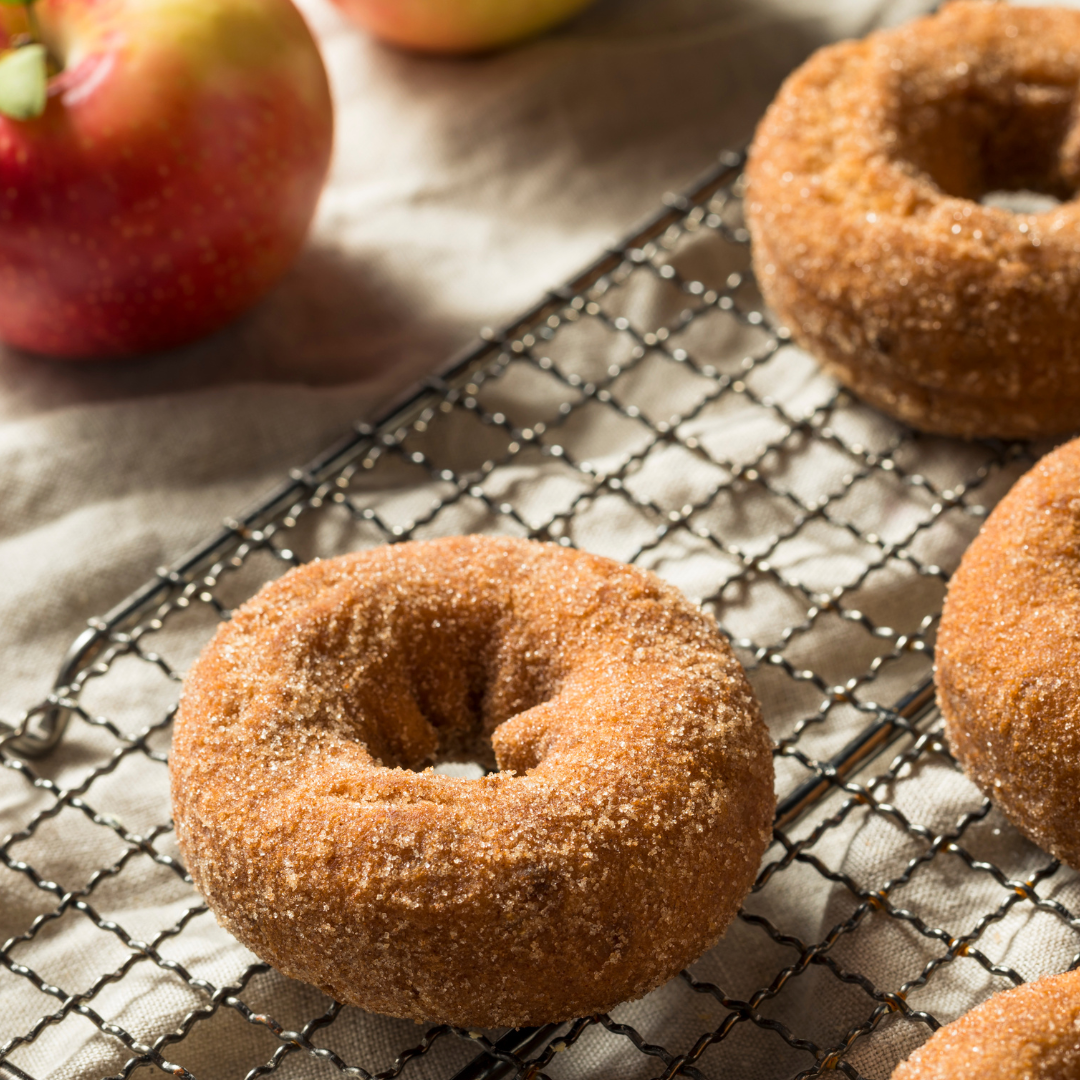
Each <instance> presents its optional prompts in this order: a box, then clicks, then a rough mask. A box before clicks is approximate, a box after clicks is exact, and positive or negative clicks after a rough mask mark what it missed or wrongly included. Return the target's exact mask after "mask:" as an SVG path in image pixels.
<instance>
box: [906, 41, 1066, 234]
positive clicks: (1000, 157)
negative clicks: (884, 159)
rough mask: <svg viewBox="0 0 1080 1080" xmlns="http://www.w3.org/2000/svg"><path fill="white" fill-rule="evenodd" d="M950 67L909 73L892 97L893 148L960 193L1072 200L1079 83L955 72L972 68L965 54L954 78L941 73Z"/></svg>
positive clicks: (948, 191)
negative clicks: (1005, 194)
mask: <svg viewBox="0 0 1080 1080" xmlns="http://www.w3.org/2000/svg"><path fill="white" fill-rule="evenodd" d="M948 70H949V69H948V68H947V67H945V66H943V67H942V68H940V69H938V70H937V72H936V73H934V74H933V75H931V73H929V72H926V73H922V74H921V75H920V73H917V72H905V73H904V78H903V79H902V80H901V81H900V82H899V86H898V90H897V93H896V95H895V98H894V101H895V102H896V111H895V115H894V117H893V124H892V126H893V130H894V132H895V139H894V147H895V150H894V152H895V154H896V155H897V156H898V157H899V158H900V159H901V160H904V161H906V162H908V163H909V164H910V165H911V166H914V168H915V169H917V170H919V171H920V172H922V173H924V174H926V175H927V176H928V177H929V178H930V179H931V180H932V181H933V183H934V184H935V185H936V186H937V187H938V188H940V189H941V190H942V191H943V192H944V193H945V194H947V195H953V196H956V197H958V198H962V199H971V200H973V201H976V202H979V201H983V200H984V199H985V198H986V197H987V196H988V195H989V194H990V193H994V195H995V198H996V199H998V200H1000V199H1001V198H1002V195H1003V193H1016V194H1017V195H1018V196H1020V198H1021V199H1023V198H1024V197H1025V196H1023V195H1021V194H1020V193H1027V194H1026V198H1027V199H1028V201H1029V202H1030V200H1031V199H1032V197H1041V198H1042V199H1043V200H1045V199H1046V198H1049V199H1052V200H1054V202H1052V203H1050V204H1049V205H1050V206H1053V205H1055V204H1056V202H1058V201H1065V200H1069V199H1072V198H1073V197H1074V196H1075V195H1076V193H1077V191H1078V189H1080V113H1078V100H1077V86H1076V83H1075V82H1070V83H1060V82H1055V81H1052V80H1050V79H1044V80H1039V79H1037V78H1032V79H1021V78H1016V77H1010V76H1009V75H1008V73H1004V72H1001V71H999V70H995V69H993V68H991V69H990V70H988V71H984V72H981V73H980V76H979V78H977V79H976V78H971V79H968V78H965V77H956V73H957V72H960V73H963V75H967V65H966V64H965V63H963V62H962V61H961V62H959V63H958V64H957V65H955V66H953V67H952V69H951V72H952V76H951V77H949V76H946V75H943V74H942V72H943V71H948ZM1039 205H1040V206H1042V207H1045V206H1046V205H1047V204H1046V203H1045V202H1041V203H1039ZM1008 209H1012V207H1011V206H1009V207H1008ZM1021 212H1038V211H1027V210H1021Z"/></svg>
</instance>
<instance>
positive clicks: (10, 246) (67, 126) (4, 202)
mask: <svg viewBox="0 0 1080 1080" xmlns="http://www.w3.org/2000/svg"><path fill="white" fill-rule="evenodd" d="M9 2H10V0H9ZM0 20H2V21H0V47H3V48H5V49H10V48H12V47H14V46H18V45H19V44H20V41H21V40H25V38H26V35H25V34H23V35H22V36H21V38H20V36H19V32H20V31H25V30H27V29H28V28H29V29H30V31H31V32H32V33H33V34H34V35H39V36H40V38H41V39H42V42H43V44H44V45H45V46H46V48H47V50H48V53H49V55H50V57H51V63H52V66H51V68H50V70H51V71H52V72H53V73H52V74H51V75H50V76H49V78H48V83H47V88H46V96H45V104H44V111H43V112H41V114H40V115H38V116H36V117H31V118H29V119H12V118H11V116H0V339H2V340H3V341H6V342H8V343H10V344H13V345H16V346H19V347H21V348H24V349H28V350H30V351H33V352H38V353H45V354H48V355H53V356H60V357H69V358H87V359H89V358H95V357H115V356H123V355H130V354H133V353H140V352H145V351H149V350H154V349H163V348H168V347H170V346H174V345H178V344H181V343H183V342H185V341H189V340H192V339H194V338H196V337H199V336H201V335H203V334H206V333H208V332H210V331H211V330H214V329H216V328H217V327H219V326H222V325H223V324H224V323H226V322H228V321H229V320H231V319H233V318H234V317H235V316H236V315H238V314H239V313H240V312H241V311H243V310H244V309H245V308H247V307H249V306H250V305H251V304H252V303H254V302H255V300H257V299H258V298H259V297H260V296H261V295H262V294H263V293H264V292H265V291H266V290H267V289H268V288H269V287H270V286H271V285H272V284H273V283H274V282H275V281H276V280H277V279H278V278H279V277H280V276H281V274H282V273H283V272H284V271H285V269H286V268H287V267H288V265H289V264H290V262H291V261H292V260H293V258H294V256H295V255H296V253H297V251H298V250H299V248H300V246H301V244H302V242H303V239H304V236H305V234H306V232H307V228H308V225H309V223H310V221H311V217H312V214H313V213H314V210H315V204H316V202H317V201H318V197H319V192H320V190H321V188H322V185H323V181H324V179H325V177H326V171H327V168H328V164H329V159H330V148H331V140H332V129H333V119H332V108H331V103H330V91H329V87H328V85H327V79H326V72H325V70H324V68H323V64H322V60H321V58H320V56H319V52H318V49H317V47H316V45H315V42H314V40H313V39H312V37H311V34H310V32H309V31H308V28H307V26H306V24H305V23H304V20H303V18H302V17H301V15H300V13H299V12H298V11H297V10H296V8H295V7H293V5H292V3H291V2H290V0H37V3H35V4H34V7H33V9H32V20H33V21H32V23H30V24H29V26H28V24H27V22H26V13H25V12H24V11H23V10H22V9H19V8H12V7H0ZM20 20H21V21H20ZM15 51H16V52H17V51H18V50H17V49H16V50H15ZM6 55H8V56H10V55H12V54H11V52H8V53H7V54H6Z"/></svg>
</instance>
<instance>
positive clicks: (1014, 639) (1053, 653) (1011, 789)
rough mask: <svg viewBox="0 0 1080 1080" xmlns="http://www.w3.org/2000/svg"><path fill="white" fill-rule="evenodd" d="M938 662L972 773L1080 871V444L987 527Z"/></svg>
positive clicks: (952, 589)
mask: <svg viewBox="0 0 1080 1080" xmlns="http://www.w3.org/2000/svg"><path fill="white" fill-rule="evenodd" d="M935 661H936V672H935V677H936V681H937V694H938V703H939V705H940V706H941V711H942V713H943V715H944V717H945V732H946V735H947V736H948V740H949V746H950V747H951V749H952V751H953V753H954V754H955V755H956V757H957V758H958V760H959V761H960V764H961V765H962V766H963V768H964V771H965V772H966V773H967V774H968V776H970V777H971V779H972V780H974V781H975V783H976V784H978V786H979V787H980V788H981V789H982V791H983V792H985V793H986V795H987V796H988V797H989V798H991V799H993V801H994V802H995V803H997V804H998V805H999V806H1000V807H1001V809H1002V810H1003V811H1004V813H1005V815H1006V816H1007V817H1008V818H1009V820H1010V821H1012V822H1013V824H1014V825H1016V827H1017V828H1018V829H1020V831H1021V832H1022V833H1024V834H1025V835H1026V836H1027V837H1029V838H1030V839H1032V840H1034V841H1035V843H1037V844H1039V845H1040V846H1041V847H1043V848H1045V849H1046V850H1047V851H1049V852H1051V853H1052V854H1053V855H1056V856H1057V857H1058V858H1060V859H1062V860H1064V861H1065V862H1067V863H1068V864H1069V865H1070V866H1073V867H1075V868H1078V869H1080V440H1073V441H1072V442H1069V443H1066V444H1065V445H1064V446H1061V447H1059V448H1058V449H1057V450H1055V451H1054V452H1053V453H1051V454H1049V455H1047V456H1046V457H1045V458H1043V459H1042V460H1041V461H1040V462H1039V463H1038V464H1037V465H1036V466H1035V467H1034V468H1033V469H1031V470H1030V471H1029V472H1028V473H1026V474H1025V475H1024V476H1023V477H1022V478H1021V479H1020V480H1019V481H1018V482H1017V483H1016V485H1015V486H1014V487H1013V488H1012V490H1011V491H1010V492H1009V493H1008V494H1007V495H1006V496H1005V498H1004V499H1002V501H1001V502H1000V503H999V504H998V505H997V506H996V507H995V508H994V511H993V512H992V513H991V514H990V516H989V518H987V520H986V522H985V523H984V525H983V528H982V530H981V531H980V533H979V535H978V536H977V537H976V538H975V541H974V543H972V545H971V546H970V547H969V548H968V550H967V551H966V552H965V554H964V557H963V559H962V561H961V563H960V566H959V568H958V569H957V571H956V573H955V574H954V575H953V578H952V581H951V582H950V584H949V591H948V595H947V597H946V600H945V607H944V611H943V613H942V616H941V628H940V631H939V633H938V641H937V650H936V655H935Z"/></svg>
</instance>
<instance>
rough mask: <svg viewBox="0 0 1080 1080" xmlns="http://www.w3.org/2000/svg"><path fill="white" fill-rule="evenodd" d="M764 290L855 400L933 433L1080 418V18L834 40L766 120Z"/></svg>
mask: <svg viewBox="0 0 1080 1080" xmlns="http://www.w3.org/2000/svg"><path fill="white" fill-rule="evenodd" d="M747 172H748V179H749V187H748V199H747V204H746V209H747V217H748V224H749V229H750V233H751V236H752V239H753V251H754V268H755V271H756V274H757V278H758V281H759V283H760V287H761V290H762V293H763V294H764V297H765V299H766V301H767V302H768V304H769V305H770V306H771V307H772V308H773V309H774V311H775V312H776V314H777V315H778V316H779V318H780V320H781V321H783V322H784V323H786V324H787V325H788V326H789V327H790V328H791V330H792V332H793V334H794V337H795V339H796V341H797V342H798V343H799V344H800V345H802V346H803V347H805V348H806V349H807V350H808V351H810V352H812V353H813V354H815V355H816V356H817V358H818V359H819V361H820V362H821V363H822V365H823V366H824V368H825V369H826V370H827V371H828V372H830V373H831V374H833V375H835V376H836V378H838V379H839V380H840V381H841V382H842V383H844V384H845V385H846V386H848V387H849V388H850V389H852V390H853V391H854V392H855V393H856V394H858V395H859V396H860V397H862V398H864V399H865V400H866V401H868V402H870V403H871V404H873V405H875V406H877V407H878V408H880V409H882V410H883V411H885V412H887V413H889V414H891V415H892V416H895V417H898V418H899V419H901V420H904V421H906V422H908V423H910V424H913V425H914V426H916V427H918V428H921V429H923V430H926V431H934V432H942V433H946V434H956V435H963V436H966V437H976V436H984V435H997V436H1001V437H1008V438H1012V437H1028V436H1035V435H1046V434H1052V433H1057V432H1065V431H1070V430H1074V429H1076V428H1077V426H1080V202H1076V201H1066V202H1063V203H1062V204H1060V205H1058V206H1055V207H1053V208H1051V209H1049V210H1047V211H1046V212H1044V213H1039V214H1035V213H1022V214H1014V213H1010V212H1009V211H1008V210H1005V209H1002V208H1000V207H992V206H983V205H981V204H980V203H979V202H978V200H979V199H980V198H981V197H982V196H984V195H986V194H988V193H990V192H994V191H1002V190H1014V191H1016V190H1029V191H1035V192H1041V193H1044V194H1048V195H1052V196H1055V197H1056V198H1059V199H1063V200H1071V199H1073V197H1074V196H1075V194H1076V193H1077V190H1078V189H1080V12H1078V11H1068V10H1062V9H1052V8H1020V7H1012V6H1009V5H1007V4H993V3H986V2H983V0H958V2H955V3H950V4H948V5H946V6H945V7H944V9H943V10H942V11H941V12H940V13H939V14H937V15H934V16H931V17H928V18H923V19H919V20H916V21H915V22H912V23H910V24H908V25H906V26H903V27H900V28H899V29H892V30H886V31H881V32H879V33H875V34H871V35H870V36H869V37H867V38H866V39H864V40H862V41H848V42H843V43H841V44H838V45H833V46H829V47H828V48H825V49H822V50H821V51H819V52H817V53H816V54H815V55H814V56H812V57H811V58H810V60H808V61H807V62H806V63H805V64H804V65H803V66H802V67H801V68H799V69H798V70H797V71H796V72H795V73H794V74H793V75H792V76H791V77H790V78H789V79H788V80H787V81H786V82H785V83H784V85H783V87H782V88H781V90H780V92H779V94H778V96H777V98H776V100H775V101H774V102H773V104H772V105H771V107H770V108H769V110H768V112H767V113H766V115H765V117H764V119H763V120H762V122H761V125H760V127H759V128H758V131H757V135H756V137H755V139H754V144H753V147H752V149H751V152H750V160H749V164H748V170H747Z"/></svg>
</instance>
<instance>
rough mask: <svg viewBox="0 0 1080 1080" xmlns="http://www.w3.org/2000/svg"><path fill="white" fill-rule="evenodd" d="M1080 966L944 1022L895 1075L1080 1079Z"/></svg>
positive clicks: (932, 1079)
mask: <svg viewBox="0 0 1080 1080" xmlns="http://www.w3.org/2000/svg"><path fill="white" fill-rule="evenodd" d="M1078 1076H1080V972H1076V971H1069V972H1066V973H1065V974H1063V975H1047V976H1044V977H1043V978H1041V979H1038V980H1036V981H1035V982H1030V983H1024V984H1023V985H1022V986H1017V987H1014V988H1013V989H1011V990H1002V991H1000V992H999V993H997V994H994V996H993V997H991V998H990V999H989V1000H987V1001H984V1002H983V1003H982V1004H981V1005H979V1006H977V1007H976V1008H974V1009H972V1010H971V1012H968V1013H965V1014H964V1015H963V1016H961V1017H960V1019H959V1020H954V1021H953V1022H952V1023H951V1024H946V1025H945V1026H944V1027H943V1028H939V1029H938V1030H937V1031H936V1032H934V1034H933V1035H932V1036H931V1037H930V1039H929V1041H927V1042H926V1043H924V1044H923V1045H922V1046H921V1047H920V1048H919V1049H918V1050H916V1051H915V1053H913V1054H912V1055H911V1056H910V1057H909V1058H908V1059H907V1060H906V1061H903V1062H901V1063H900V1064H899V1065H898V1066H897V1067H896V1069H895V1070H894V1071H893V1074H892V1080H1076V1078H1077V1077H1078Z"/></svg>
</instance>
